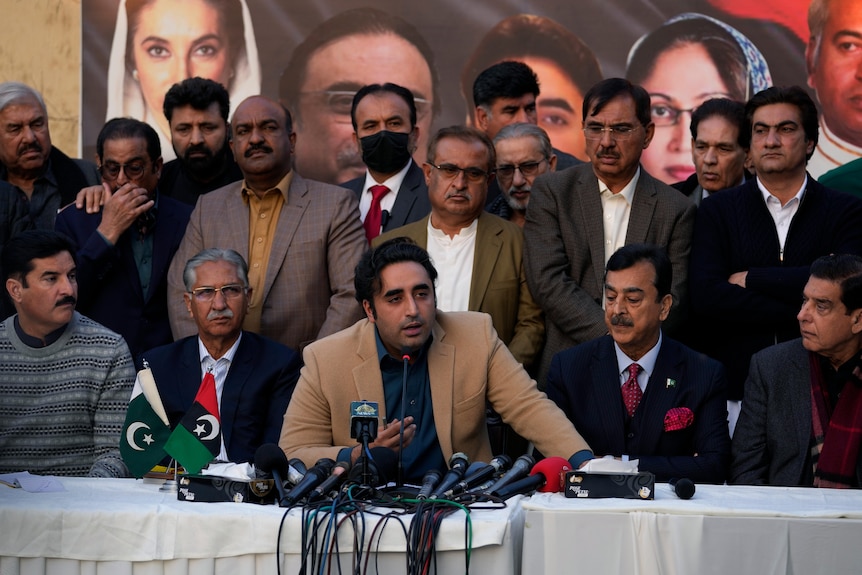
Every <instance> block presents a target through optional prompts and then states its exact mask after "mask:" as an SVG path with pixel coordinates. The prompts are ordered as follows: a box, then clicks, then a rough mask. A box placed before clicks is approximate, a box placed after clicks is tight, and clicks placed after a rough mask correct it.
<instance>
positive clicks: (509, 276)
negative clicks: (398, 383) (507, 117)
mask: <svg viewBox="0 0 862 575" xmlns="http://www.w3.org/2000/svg"><path fill="white" fill-rule="evenodd" d="M429 217H430V216H426V217H425V218H423V219H421V220H419V221H417V222H414V223H412V224H407V225H406V226H403V227H400V228H396V229H394V230H391V231H388V232H386V233H385V234H382V235H381V236H379V237H377V238H375V240H374V242H372V245H373V246H375V247H376V246H378V245H379V244H380V243H381V242H383V241H386V240H388V239H391V238H397V237H399V236H406V237H409V238H410V239H412V240H413V241H415V242H416V243H417V244H419V245H420V246H422V247H423V248H425V249H427V248H428V218H429ZM437 271H438V273H439V272H440V270H437ZM468 306H469V308H470V311H481V312H484V313H487V314H489V315H490V316H491V320H492V321H493V323H494V329H495V330H497V334H498V335H499V336H500V339H501V340H503V343H505V344H506V346H508V348H509V351H511V352H512V355H513V356H515V359H517V360H518V361H519V362H520V363H522V364H524V365H525V366H527V367H529V366H531V365H532V364H533V362H535V361H537V360H538V356H539V352H540V351H541V350H542V344H543V343H544V341H545V322H544V318H542V310H541V308H539V306H538V304H536V302H535V301H533V296H532V295H531V294H530V289H529V288H528V287H527V274H526V272H525V270H524V234H523V232H522V231H521V228H520V227H518V226H517V225H516V224H513V223H512V222H509V221H506V220H504V219H502V218H500V217H497V216H495V215H493V214H489V213H488V212H482V214H481V215H480V216H479V223H478V224H477V227H476V253H475V256H474V258H473V278H472V280H471V283H470V301H469V303H468Z"/></svg>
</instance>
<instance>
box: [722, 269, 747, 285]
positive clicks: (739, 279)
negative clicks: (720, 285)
mask: <svg viewBox="0 0 862 575" xmlns="http://www.w3.org/2000/svg"><path fill="white" fill-rule="evenodd" d="M746 277H748V272H736V273H735V274H731V276H730V277H729V278H728V280H727V281H728V282H730V283H732V284H734V285H738V286H739V287H741V288H744V287H745V278H746Z"/></svg>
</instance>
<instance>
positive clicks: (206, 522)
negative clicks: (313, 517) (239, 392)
mask: <svg viewBox="0 0 862 575" xmlns="http://www.w3.org/2000/svg"><path fill="white" fill-rule="evenodd" d="M60 481H61V482H62V483H63V485H64V486H65V488H66V490H67V491H65V492H59V493H27V492H24V491H22V490H21V489H11V488H6V487H0V533H2V536H0V574H2V575H15V574H19V573H22V574H27V575H29V574H30V573H34V574H41V573H51V574H52V575H53V574H54V573H111V574H114V573H119V574H123V573H134V574H151V573H197V572H200V573H242V574H243V575H246V574H249V575H251V574H254V573H258V574H269V573H275V572H276V563H275V550H276V538H277V534H278V528H279V524H280V522H281V519H282V517H283V515H284V510H283V509H279V508H278V507H276V506H274V505H268V506H261V505H255V504H250V503H197V502H196V503H192V502H184V501H177V496H176V493H162V492H160V491H159V485H157V484H150V483H144V482H142V481H134V480H131V479H84V478H62V479H60ZM471 519H472V529H473V553H472V556H471V570H473V569H475V572H476V573H489V572H500V573H510V572H516V571H517V570H518V567H519V566H520V554H519V552H520V541H521V535H522V524H523V519H522V516H521V512H520V507H519V506H518V505H515V504H510V505H509V507H507V508H506V509H501V510H488V511H485V510H482V511H475V512H473V513H472V515H471ZM405 521H406V522H409V516H408V517H407V518H406V519H405ZM375 522H376V519H375V518H374V517H373V516H368V515H367V516H366V538H369V537H370V536H371V531H372V529H373V527H374V524H375ZM301 524H302V519H301V516H300V512H299V511H298V510H294V511H291V513H290V514H289V516H288V518H287V521H286V523H285V526H284V529H283V532H282V538H281V550H282V552H283V553H286V554H287V555H286V556H285V557H284V562H283V564H282V565H283V570H284V572H285V573H295V572H297V569H298V567H299V561H300V558H299V553H300V548H301ZM464 525H465V516H464V513H463V512H460V511H458V512H456V513H454V514H453V515H452V516H450V517H448V518H447V519H446V520H445V521H444V522H443V524H442V526H441V529H440V534H439V537H438V538H437V540H436V543H437V545H436V548H437V550H438V551H439V552H440V553H438V566H440V565H442V566H444V567H446V568H447V569H449V568H451V569H453V570H454V571H453V572H458V571H461V572H463V570H464V557H465V555H464V551H463V549H464ZM339 543H340V546H341V550H342V551H345V550H347V552H348V554H347V555H344V556H343V557H346V558H348V559H349V552H350V550H352V547H353V543H352V531H351V530H350V529H349V528H345V529H343V530H339ZM374 546H375V549H379V550H380V551H381V552H383V553H380V554H379V555H380V561H381V562H382V563H381V565H382V566H383V569H382V570H381V572H387V571H391V572H399V571H400V572H402V573H403V571H404V554H403V551H404V549H405V538H404V532H403V530H402V529H401V527H400V526H398V525H397V524H396V523H395V522H390V525H387V527H386V528H385V529H384V530H383V532H382V536H381V538H380V542H379V547H378V545H377V539H376V538H375V541H374ZM366 548H367V546H366ZM373 561H374V559H372V564H373ZM342 564H343V565H346V566H347V569H348V570H349V563H347V564H345V563H342ZM333 572H335V571H333ZM370 572H374V570H373V569H371V570H370ZM441 572H446V571H441Z"/></svg>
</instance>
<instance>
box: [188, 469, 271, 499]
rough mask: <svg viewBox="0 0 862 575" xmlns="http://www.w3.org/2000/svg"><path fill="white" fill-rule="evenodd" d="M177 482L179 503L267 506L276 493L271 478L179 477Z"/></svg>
mask: <svg viewBox="0 0 862 575" xmlns="http://www.w3.org/2000/svg"><path fill="white" fill-rule="evenodd" d="M177 482H178V483H179V488H178V489H177V499H178V500H180V501H199V502H205V503H214V502H216V503H217V502H225V501H228V502H233V503H258V504H261V505H268V504H270V503H274V502H275V496H276V493H277V492H278V491H277V489H276V487H275V480H274V479H272V478H270V479H247V480H243V479H232V478H227V477H219V476H217V475H180V476H179V477H178V478H177Z"/></svg>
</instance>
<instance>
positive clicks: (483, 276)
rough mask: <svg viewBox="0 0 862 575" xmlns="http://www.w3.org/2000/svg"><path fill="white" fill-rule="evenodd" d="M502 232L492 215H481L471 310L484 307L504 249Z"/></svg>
mask: <svg viewBox="0 0 862 575" xmlns="http://www.w3.org/2000/svg"><path fill="white" fill-rule="evenodd" d="M502 231H503V228H502V227H501V226H500V224H499V222H497V221H496V220H495V219H494V217H493V216H491V214H489V213H487V212H482V213H481V214H480V215H479V222H478V224H477V229H476V247H475V249H474V252H473V277H472V279H471V280H470V301H469V303H468V304H467V305H468V308H469V309H480V308H481V307H482V302H483V301H484V299H485V293H486V292H487V291H488V286H489V285H490V283H491V274H492V273H493V272H494V266H496V265H497V259H498V258H499V257H500V250H501V249H502V248H503V241H502V240H501V239H500V233H502Z"/></svg>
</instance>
